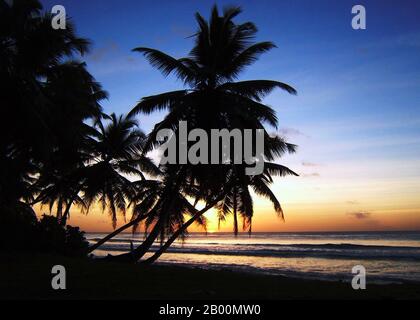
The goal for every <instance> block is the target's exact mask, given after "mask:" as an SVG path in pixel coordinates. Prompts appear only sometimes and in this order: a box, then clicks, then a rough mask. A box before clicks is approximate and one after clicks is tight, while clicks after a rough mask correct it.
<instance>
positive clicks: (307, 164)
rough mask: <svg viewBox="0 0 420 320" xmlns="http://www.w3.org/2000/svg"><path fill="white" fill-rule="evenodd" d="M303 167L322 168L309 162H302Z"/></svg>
mask: <svg viewBox="0 0 420 320" xmlns="http://www.w3.org/2000/svg"><path fill="white" fill-rule="evenodd" d="M302 166H304V167H319V166H321V165H320V164H318V163H313V162H308V161H302Z"/></svg>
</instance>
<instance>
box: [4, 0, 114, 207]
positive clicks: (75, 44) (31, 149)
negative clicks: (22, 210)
mask: <svg viewBox="0 0 420 320" xmlns="http://www.w3.org/2000/svg"><path fill="white" fill-rule="evenodd" d="M41 10H42V6H41V4H40V3H39V1H37V0H31V1H26V0H14V1H4V0H0V21H1V22H0V81H1V83H2V90H1V93H0V103H1V105H2V106H4V108H3V109H2V111H3V119H7V122H8V126H1V127H0V168H1V169H0V170H1V179H0V205H1V206H3V205H14V204H16V203H19V201H20V200H21V199H23V200H25V201H27V202H33V201H34V199H33V195H34V193H37V191H38V190H37V188H34V187H33V183H34V181H36V180H37V176H38V175H39V174H40V172H41V171H42V170H46V168H47V167H48V168H50V167H51V160H52V159H55V155H56V153H57V152H58V150H59V149H60V150H63V147H65V146H66V142H67V141H66V142H64V141H63V137H64V135H59V132H58V131H57V129H60V131H61V133H66V132H67V136H68V137H70V136H76V135H77V134H75V133H77V132H79V128H80V126H81V125H83V121H84V120H86V119H88V118H92V117H94V116H96V115H98V114H99V113H100V111H101V108H100V105H99V103H98V102H99V101H100V100H101V99H102V98H104V96H105V95H106V94H105V93H104V92H103V91H102V90H101V88H100V86H99V84H97V83H96V82H95V81H94V80H93V78H92V77H91V75H90V74H89V73H88V72H87V71H86V69H85V66H84V65H83V64H81V63H79V62H76V61H73V59H74V57H75V56H76V55H77V56H78V55H83V54H84V53H85V52H87V49H88V44H89V42H88V41H87V40H86V39H83V38H79V37H77V35H76V33H75V31H74V26H73V24H72V23H71V22H70V21H68V22H67V28H66V29H65V30H54V29H52V28H51V16H50V15H49V14H43V13H42V12H41ZM68 59H71V60H72V61H70V62H66V60H68ZM70 109H71V110H70ZM70 111H71V112H70ZM63 119H64V120H65V121H63ZM69 133H71V134H69ZM60 152H61V151H60Z"/></svg>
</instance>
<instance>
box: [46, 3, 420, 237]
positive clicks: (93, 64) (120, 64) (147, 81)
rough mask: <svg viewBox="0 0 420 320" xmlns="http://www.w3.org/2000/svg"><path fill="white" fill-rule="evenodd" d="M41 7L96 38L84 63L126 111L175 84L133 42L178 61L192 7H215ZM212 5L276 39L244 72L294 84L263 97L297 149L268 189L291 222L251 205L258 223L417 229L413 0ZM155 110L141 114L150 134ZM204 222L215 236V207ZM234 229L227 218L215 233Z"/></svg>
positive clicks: (419, 126) (89, 223)
mask: <svg viewBox="0 0 420 320" xmlns="http://www.w3.org/2000/svg"><path fill="white" fill-rule="evenodd" d="M42 2H43V3H44V8H45V9H46V10H50V8H51V7H52V6H53V5H55V4H61V5H64V6H65V8H66V11H67V15H68V16H70V17H71V18H72V19H73V20H74V22H75V24H76V27H77V32H78V34H79V35H81V36H83V37H86V38H89V39H91V40H92V42H93V46H92V51H91V53H90V54H89V55H88V56H87V57H85V58H84V59H85V61H86V62H87V65H88V69H89V71H90V72H91V73H92V74H93V75H94V76H95V78H96V79H97V80H98V81H99V82H101V83H102V85H103V86H104V88H105V89H106V90H107V91H108V92H109V94H110V98H109V100H108V101H104V103H103V106H104V109H105V111H106V112H108V113H110V112H115V113H125V112H128V111H129V110H131V108H132V107H133V106H134V105H135V104H136V102H137V101H138V100H139V99H140V98H141V97H143V96H147V95H153V94H157V93H161V92H165V91H170V90H174V89H180V88H182V83H181V82H180V81H177V80H176V79H175V78H173V77H168V78H167V79H165V78H164V77H163V76H162V75H161V74H160V72H159V71H157V70H155V69H153V68H152V67H150V66H149V64H148V63H147V62H146V60H145V59H144V58H143V57H142V56H141V55H140V54H139V53H134V52H131V49H132V48H135V47H138V46H146V47H152V48H156V49H159V50H162V51H164V52H167V53H169V54H171V55H173V56H175V57H182V56H185V55H186V54H187V53H188V51H189V49H190V48H191V46H192V39H190V38H188V37H189V36H191V35H192V34H193V33H194V32H195V30H196V23H195V20H194V13H195V12H196V11H199V12H200V13H201V14H202V15H203V16H205V17H208V15H209V12H210V8H211V6H212V5H213V4H214V1H185V0H183V1H114V0H112V1H111V0H107V1H100V0H90V1H65V0H60V1H56V0H52V1H49V0H48V1H42ZM216 3H217V4H218V6H219V8H221V7H223V6H224V5H226V4H233V5H240V6H241V7H242V8H243V11H244V12H243V13H242V14H241V15H240V16H239V17H237V21H238V22H244V21H253V22H254V23H255V24H256V25H257V27H258V28H259V33H258V38H257V40H259V41H265V40H269V41H273V42H274V43H275V44H276V45H277V46H278V48H277V49H275V50H272V51H271V52H270V53H268V54H265V55H263V56H262V58H261V59H260V60H259V61H258V62H256V63H255V64H254V65H253V66H251V67H250V68H249V69H248V70H247V71H246V72H244V73H243V74H242V75H241V77H240V79H241V80H247V79H272V80H279V81H283V82H286V83H288V84H290V85H292V86H293V87H295V88H296V89H297V91H298V95H297V96H289V95H288V94H286V93H284V92H281V91H276V92H274V93H273V94H271V95H270V96H269V97H268V98H266V100H265V102H266V103H267V104H269V105H270V106H272V107H273V108H274V109H275V110H276V111H277V115H278V118H279V123H280V129H279V132H278V133H280V134H281V135H283V136H286V137H287V138H288V140H289V141H290V142H292V143H296V144H297V145H298V146H299V149H298V152H297V153H296V154H295V155H292V156H285V157H284V158H283V159H280V160H279V162H280V163H282V164H285V165H287V166H289V167H290V168H291V169H293V170H294V171H296V172H297V173H299V174H300V177H290V178H285V179H279V180H276V183H275V185H274V186H273V190H274V192H275V194H276V195H277V196H278V198H279V199H280V200H281V202H282V205H283V209H284V211H285V215H286V221H285V222H282V221H281V220H280V219H278V218H277V217H276V215H275V213H274V211H273V209H272V208H271V206H270V205H269V204H268V203H267V202H265V201H262V200H257V201H256V203H255V218H254V221H253V230H254V231H338V230H340V231H345V230H404V229H406V230H407V229H409V230H415V229H416V230H420V72H419V70H420V1H416V0H412V1H398V2H397V1H384V0H378V1H356V2H354V1H342V0H340V1H339V0H337V1H311V0H308V1H296V0H293V1H292V0H290V1H243V0H241V1H216ZM356 3H357V4H363V5H365V7H366V11H367V29H366V30H353V29H352V27H351V19H352V14H351V8H352V6H353V5H354V4H356ZM162 116H163V114H153V115H151V116H147V117H146V116H143V115H139V118H138V119H139V122H140V126H141V128H142V129H143V130H144V131H145V132H149V131H150V129H151V128H152V126H153V124H154V123H156V122H157V121H158V120H159V119H161V118H162ZM273 130H274V129H273ZM46 210H47V208H45V209H44V211H46ZM208 217H210V224H209V231H217V221H216V219H215V218H214V213H210V214H209V215H208ZM212 217H213V218H212ZM120 222H123V221H122V219H120ZM69 223H70V224H71V225H79V226H80V227H81V229H83V230H85V231H109V230H111V221H110V219H109V217H108V215H107V213H106V212H105V213H101V212H100V210H99V209H96V208H93V210H92V211H91V212H90V214H89V215H88V216H84V215H82V214H80V213H79V212H78V210H77V208H75V207H74V208H73V210H72V216H71V219H70V221H69ZM231 230H232V225H231V223H229V221H228V222H227V223H226V224H224V225H223V226H222V229H221V231H231ZM192 231H199V230H198V229H194V230H192Z"/></svg>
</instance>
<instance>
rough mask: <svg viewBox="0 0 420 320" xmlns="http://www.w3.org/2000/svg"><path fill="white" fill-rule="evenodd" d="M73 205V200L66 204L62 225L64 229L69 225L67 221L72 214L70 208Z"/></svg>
mask: <svg viewBox="0 0 420 320" xmlns="http://www.w3.org/2000/svg"><path fill="white" fill-rule="evenodd" d="M72 203H73V199H71V200H69V202H68V203H66V209H65V210H64V213H63V216H62V217H61V220H60V224H61V225H62V226H63V227H64V226H66V224H67V219H68V217H69V213H70V207H71V205H72Z"/></svg>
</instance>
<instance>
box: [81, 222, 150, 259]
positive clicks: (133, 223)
mask: <svg viewBox="0 0 420 320" xmlns="http://www.w3.org/2000/svg"><path fill="white" fill-rule="evenodd" d="M146 217H147V215H143V216H139V217H138V218H136V219H134V220H131V221H130V222H128V223H126V224H125V225H123V226H121V227H120V228H118V229H117V230H115V231H114V232H112V233H110V234H108V235H107V236H106V237H104V238H102V239H101V240H99V241H98V242H96V243H95V244H93V245H91V246H90V247H89V248H88V253H91V252H93V251H95V250H96V249H98V248H99V247H100V246H101V245H103V244H104V243H105V242H107V241H109V240H110V239H112V238H113V237H115V236H116V235H117V234H119V233H121V232H123V231H124V230H126V229H128V228H130V227H131V226H133V225H135V224H136V223H139V222H141V221H142V220H144V219H145V218H146Z"/></svg>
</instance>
